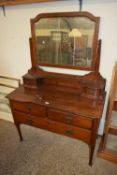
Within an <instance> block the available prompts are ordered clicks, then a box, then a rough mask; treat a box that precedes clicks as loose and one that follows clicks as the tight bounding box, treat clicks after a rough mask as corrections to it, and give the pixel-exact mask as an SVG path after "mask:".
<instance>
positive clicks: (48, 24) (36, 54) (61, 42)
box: [31, 12, 100, 71]
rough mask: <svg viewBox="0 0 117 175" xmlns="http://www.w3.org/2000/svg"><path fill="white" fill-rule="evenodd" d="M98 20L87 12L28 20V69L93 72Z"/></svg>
mask: <svg viewBox="0 0 117 175" xmlns="http://www.w3.org/2000/svg"><path fill="white" fill-rule="evenodd" d="M99 20H100V18H99V17H95V16H94V15H92V14H91V13H89V12H67V13H66V12H65V13H45V14H39V15H37V16H36V17H35V18H34V19H31V31H32V38H31V50H32V66H33V67H39V66H52V67H61V68H72V69H79V70H90V71H97V70H98V68H99V61H100V58H99V51H100V49H99V43H98V31H99Z"/></svg>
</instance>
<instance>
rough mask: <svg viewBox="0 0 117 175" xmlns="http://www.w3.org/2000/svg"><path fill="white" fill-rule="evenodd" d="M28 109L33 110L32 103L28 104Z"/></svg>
mask: <svg viewBox="0 0 117 175" xmlns="http://www.w3.org/2000/svg"><path fill="white" fill-rule="evenodd" d="M27 109H28V111H30V112H31V110H32V104H28V106H27Z"/></svg>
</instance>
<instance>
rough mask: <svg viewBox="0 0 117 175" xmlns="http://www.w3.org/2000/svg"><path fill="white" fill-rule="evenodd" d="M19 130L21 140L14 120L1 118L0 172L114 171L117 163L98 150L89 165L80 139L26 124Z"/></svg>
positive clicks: (61, 174) (103, 174)
mask: <svg viewBox="0 0 117 175" xmlns="http://www.w3.org/2000/svg"><path fill="white" fill-rule="evenodd" d="M21 130H22V133H23V137H24V141H23V142H20V141H19V137H18V134H17V130H16V128H15V126H14V124H12V123H10V122H5V121H2V120H0V175H117V165H116V164H113V163H111V162H109V161H106V160H103V159H100V158H98V157H97V156H96V153H97V151H95V155H94V163H93V166H92V167H90V166H89V165H88V153H89V152H88V146H87V145H86V144H85V143H83V142H81V141H78V140H76V139H70V138H68V137H65V136H60V135H58V134H53V133H51V132H48V131H44V130H41V129H37V128H33V127H29V126H25V125H22V126H21ZM98 145H99V139H98V140H97V145H96V146H97V148H98Z"/></svg>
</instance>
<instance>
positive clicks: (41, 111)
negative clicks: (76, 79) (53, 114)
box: [10, 101, 46, 117]
mask: <svg viewBox="0 0 117 175" xmlns="http://www.w3.org/2000/svg"><path fill="white" fill-rule="evenodd" d="M10 104H11V107H12V109H13V110H18V111H21V112H26V113H30V114H34V115H38V116H40V117H45V116H46V108H45V107H44V106H41V105H38V104H33V103H30V102H17V101H11V103H10Z"/></svg>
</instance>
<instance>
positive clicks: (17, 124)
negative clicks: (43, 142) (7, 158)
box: [15, 123, 23, 141]
mask: <svg viewBox="0 0 117 175" xmlns="http://www.w3.org/2000/svg"><path fill="white" fill-rule="evenodd" d="M15 125H16V128H17V131H18V134H19V137H20V141H23V137H22V133H21V130H20V124H19V123H15Z"/></svg>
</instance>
